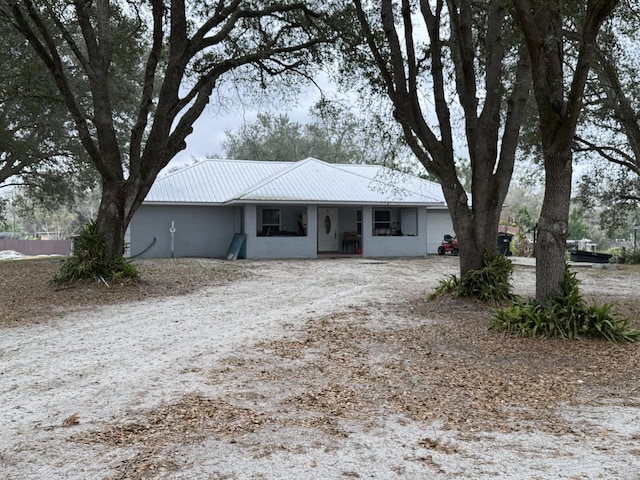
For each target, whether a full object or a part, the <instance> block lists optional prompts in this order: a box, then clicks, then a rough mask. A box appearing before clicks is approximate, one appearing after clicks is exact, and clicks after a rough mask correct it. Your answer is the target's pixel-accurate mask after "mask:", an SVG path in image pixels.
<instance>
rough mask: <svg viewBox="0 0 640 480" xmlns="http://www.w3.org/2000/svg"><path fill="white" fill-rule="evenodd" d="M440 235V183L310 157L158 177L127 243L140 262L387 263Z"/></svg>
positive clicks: (444, 227)
mask: <svg viewBox="0 0 640 480" xmlns="http://www.w3.org/2000/svg"><path fill="white" fill-rule="evenodd" d="M446 233H453V228H452V224H451V218H450V216H449V212H448V210H447V207H446V204H445V201H444V197H443V195H442V191H441V189H440V186H439V185H438V184H436V183H433V182H430V181H427V180H425V179H422V178H419V177H417V176H413V175H409V174H406V173H401V172H398V171H395V170H391V169H389V168H386V167H383V166H380V165H355V164H330V163H326V162H323V161H321V160H317V159H315V158H307V159H305V160H301V161H298V162H263V161H241V160H204V161H200V162H198V163H195V164H194V165H191V166H189V167H185V168H183V169H181V170H178V171H176V172H173V173H170V174H168V175H166V176H164V177H161V178H158V179H157V180H156V182H155V183H154V185H153V187H152V188H151V190H150V192H149V194H148V195H147V197H146V198H145V201H144V202H143V204H142V205H141V206H140V208H139V209H138V211H137V212H136V214H135V216H134V218H133V220H132V222H131V225H130V228H129V231H128V235H129V236H128V239H127V241H128V243H129V247H130V248H129V254H130V256H134V257H139V258H143V257H153V258H159V257H213V258H216V257H218V258H231V257H232V256H233V255H235V256H236V257H239V258H255V259H258V258H315V257H317V256H318V255H322V254H360V255H362V256H365V257H388V256H421V255H426V254H428V253H435V252H436V251H437V248H438V246H439V245H440V242H441V241H442V237H443V235H444V234H446ZM231 250H234V251H235V254H234V253H233V252H232V253H231V254H230V251H231Z"/></svg>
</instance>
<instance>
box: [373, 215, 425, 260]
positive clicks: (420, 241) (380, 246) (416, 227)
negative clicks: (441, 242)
mask: <svg viewBox="0 0 640 480" xmlns="http://www.w3.org/2000/svg"><path fill="white" fill-rule="evenodd" d="M403 211H404V212H405V213H404V215H405V219H404V223H405V224H407V225H410V227H408V228H407V232H414V234H413V235H408V234H407V235H403V236H375V235H373V233H372V232H373V208H372V207H364V208H363V211H362V244H363V245H362V254H363V256H365V257H416V256H423V255H426V254H427V211H426V209H424V208H417V209H415V210H413V211H412V212H409V211H408V209H401V210H400V211H399V212H394V214H395V213H398V215H400V216H402V212H403ZM394 218H395V217H393V216H392V220H393V219H394ZM409 218H415V219H416V222H415V223H414V222H412V221H410V220H409ZM401 228H402V226H401Z"/></svg>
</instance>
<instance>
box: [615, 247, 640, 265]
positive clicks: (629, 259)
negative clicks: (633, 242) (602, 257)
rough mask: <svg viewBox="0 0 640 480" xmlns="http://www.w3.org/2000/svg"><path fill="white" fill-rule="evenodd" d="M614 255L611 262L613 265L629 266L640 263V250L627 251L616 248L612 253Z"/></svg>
mask: <svg viewBox="0 0 640 480" xmlns="http://www.w3.org/2000/svg"><path fill="white" fill-rule="evenodd" d="M610 253H611V254H612V255H613V258H612V259H611V261H612V262H613V263H626V264H629V265H637V264H639V263H640V250H626V249H622V248H616V249H613V250H611V252H610Z"/></svg>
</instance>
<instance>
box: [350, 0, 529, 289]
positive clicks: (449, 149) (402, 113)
mask: <svg viewBox="0 0 640 480" xmlns="http://www.w3.org/2000/svg"><path fill="white" fill-rule="evenodd" d="M352 6H353V9H354V10H355V13H354V14H353V17H354V18H356V19H357V22H356V24H355V25H354V23H353V22H352V21H350V18H351V17H349V16H347V18H344V19H343V21H344V24H343V30H342V32H341V33H342V35H341V36H342V39H343V40H344V51H343V56H344V58H345V62H344V65H343V67H342V68H343V74H345V75H362V76H363V77H364V78H365V79H367V80H368V81H369V86H370V87H371V88H373V89H374V90H375V91H376V92H378V93H380V94H382V95H386V96H387V97H388V99H389V100H390V101H391V103H392V105H393V114H394V116H395V119H396V120H397V122H398V123H399V124H400V125H401V127H402V131H403V135H404V139H405V141H406V143H407V144H408V145H409V147H410V148H411V150H412V152H413V153H414V154H415V155H416V157H417V158H418V159H419V161H420V163H421V164H422V165H423V166H424V167H425V168H426V170H427V171H428V172H429V174H431V175H433V176H434V177H435V178H436V179H437V180H438V181H439V182H440V184H441V185H442V190H443V193H444V196H445V198H446V201H447V204H448V207H449V212H450V213H451V218H452V221H453V227H454V229H455V232H456V234H457V236H458V239H459V240H460V270H461V275H462V276H463V277H464V276H465V275H466V273H467V272H468V271H470V270H477V269H480V268H482V267H483V254H484V253H485V252H487V251H491V252H493V251H495V249H496V234H497V228H498V222H499V217H500V210H501V207H502V203H503V200H504V198H505V195H506V193H507V189H508V186H509V181H510V179H511V175H512V172H513V166H514V159H515V150H516V146H517V142H518V133H519V129H520V125H521V122H522V118H523V115H524V109H525V104H526V100H527V97H528V95H529V87H530V83H531V77H530V69H529V64H528V62H529V57H528V55H526V52H525V51H524V50H523V49H521V48H519V36H518V35H519V34H518V31H517V29H514V28H513V27H514V24H513V22H511V20H510V17H509V16H508V15H507V10H506V8H505V4H504V2H502V1H500V0H492V1H488V2H479V3H472V2H468V1H454V0H450V1H447V2H446V5H445V2H444V1H437V2H419V3H418V2H412V1H410V0H402V1H400V2H394V1H392V0H383V1H381V2H368V3H366V2H362V1H361V0H354V1H353V2H352ZM347 15H349V14H347ZM363 39H364V44H363V41H362V40H363ZM456 127H459V128H461V129H462V128H464V139H463V141H462V142H458V138H457V135H456V132H455V130H456ZM458 150H464V151H466V152H467V155H465V156H468V158H469V162H470V167H471V192H467V191H465V188H464V186H463V185H462V183H461V180H460V178H459V172H458V171H457V169H456V151H458ZM468 193H471V199H469V196H468Z"/></svg>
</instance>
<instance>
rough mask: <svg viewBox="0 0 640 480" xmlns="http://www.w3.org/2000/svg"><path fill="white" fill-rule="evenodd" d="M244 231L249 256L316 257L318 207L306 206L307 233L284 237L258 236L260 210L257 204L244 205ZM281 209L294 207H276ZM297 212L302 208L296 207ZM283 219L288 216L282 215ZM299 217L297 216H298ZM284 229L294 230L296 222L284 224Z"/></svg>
mask: <svg viewBox="0 0 640 480" xmlns="http://www.w3.org/2000/svg"><path fill="white" fill-rule="evenodd" d="M244 208H245V210H244V232H245V233H246V234H247V258H315V257H317V256H318V252H317V228H318V227H317V217H316V212H317V210H316V208H315V207H313V206H310V207H308V208H306V213H307V216H306V218H307V235H306V236H305V235H301V236H293V237H284V236H275V237H261V236H258V234H257V232H258V225H259V222H258V211H259V210H260V209H259V208H258V207H257V206H256V205H255V204H248V205H245V206H244ZM274 208H280V209H281V210H284V209H287V208H292V207H274ZM295 208H296V210H295V211H296V212H297V211H298V210H301V209H300V207H295ZM282 217H283V219H284V218H285V217H286V216H285V215H282ZM296 217H297V216H296ZM282 227H283V228H282V229H283V230H293V229H294V228H296V227H297V225H295V224H293V223H292V224H286V222H285V223H283V225H282Z"/></svg>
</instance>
